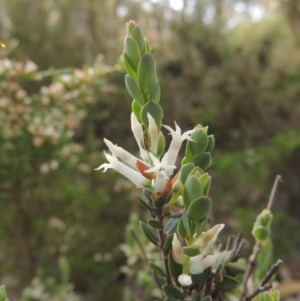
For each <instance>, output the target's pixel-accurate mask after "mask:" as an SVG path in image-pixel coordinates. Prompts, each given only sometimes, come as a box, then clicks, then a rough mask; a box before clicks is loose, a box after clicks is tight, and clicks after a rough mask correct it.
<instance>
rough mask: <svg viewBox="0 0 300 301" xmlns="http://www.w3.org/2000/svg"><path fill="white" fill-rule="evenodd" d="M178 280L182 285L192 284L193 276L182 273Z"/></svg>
mask: <svg viewBox="0 0 300 301" xmlns="http://www.w3.org/2000/svg"><path fill="white" fill-rule="evenodd" d="M178 282H179V283H180V284H181V286H190V285H191V284H192V283H193V281H192V278H191V276H190V275H188V274H181V275H180V276H179V277H178Z"/></svg>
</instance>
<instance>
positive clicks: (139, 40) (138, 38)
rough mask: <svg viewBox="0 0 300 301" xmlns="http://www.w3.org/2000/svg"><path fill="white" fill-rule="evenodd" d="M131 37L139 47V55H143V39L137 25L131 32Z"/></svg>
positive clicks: (144, 47) (144, 46) (144, 49)
mask: <svg viewBox="0 0 300 301" xmlns="http://www.w3.org/2000/svg"><path fill="white" fill-rule="evenodd" d="M131 36H132V37H133V38H134V39H135V41H136V42H137V44H138V45H139V49H140V53H141V55H143V54H144V53H145V51H146V44H145V38H144V36H143V33H142V31H141V29H140V27H139V26H138V25H136V26H135V28H134V29H133V30H132V32H131Z"/></svg>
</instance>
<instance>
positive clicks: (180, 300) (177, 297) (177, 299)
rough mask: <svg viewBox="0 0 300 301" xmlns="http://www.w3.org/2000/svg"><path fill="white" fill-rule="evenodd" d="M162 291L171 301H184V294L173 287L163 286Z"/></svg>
mask: <svg viewBox="0 0 300 301" xmlns="http://www.w3.org/2000/svg"><path fill="white" fill-rule="evenodd" d="M163 290H164V292H165V294H166V295H167V296H168V298H169V299H170V300H171V301H184V298H185V297H186V295H185V293H183V292H182V291H180V290H179V289H178V288H177V287H175V286H171V285H168V284H166V285H164V286H163Z"/></svg>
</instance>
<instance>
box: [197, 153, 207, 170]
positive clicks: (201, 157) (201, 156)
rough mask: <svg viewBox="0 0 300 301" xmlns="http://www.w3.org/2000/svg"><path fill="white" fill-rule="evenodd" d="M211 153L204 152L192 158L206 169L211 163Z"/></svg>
mask: <svg viewBox="0 0 300 301" xmlns="http://www.w3.org/2000/svg"><path fill="white" fill-rule="evenodd" d="M211 161H212V159H211V154H210V153H202V154H199V155H197V156H195V157H194V158H193V160H192V162H193V163H194V164H195V165H196V166H199V167H200V168H201V169H203V170H205V169H207V168H208V167H209V166H210V164H211Z"/></svg>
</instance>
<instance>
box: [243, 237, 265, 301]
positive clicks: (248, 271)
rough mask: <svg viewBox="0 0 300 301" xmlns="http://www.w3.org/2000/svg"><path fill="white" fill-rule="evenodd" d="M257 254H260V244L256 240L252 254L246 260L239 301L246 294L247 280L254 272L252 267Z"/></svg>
mask: <svg viewBox="0 0 300 301" xmlns="http://www.w3.org/2000/svg"><path fill="white" fill-rule="evenodd" d="M259 252H260V242H259V241H258V240H257V241H256V243H255V245H254V248H253V252H252V254H251V255H250V257H249V260H248V265H247V269H246V273H245V276H244V280H243V290H242V294H241V297H240V301H242V300H243V298H244V297H245V296H246V294H247V285H248V280H249V278H250V277H251V275H252V273H253V271H254V267H255V266H256V263H257V257H258V254H259Z"/></svg>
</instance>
